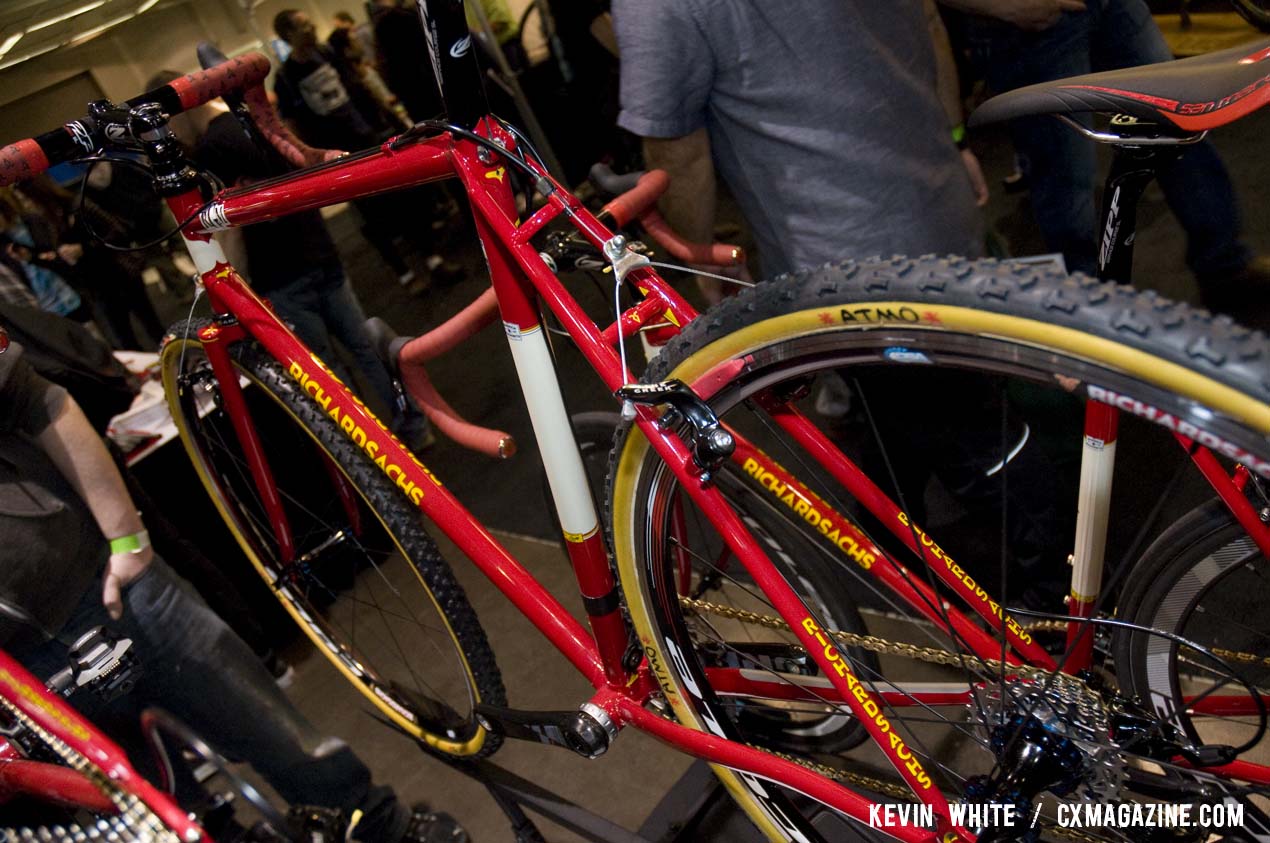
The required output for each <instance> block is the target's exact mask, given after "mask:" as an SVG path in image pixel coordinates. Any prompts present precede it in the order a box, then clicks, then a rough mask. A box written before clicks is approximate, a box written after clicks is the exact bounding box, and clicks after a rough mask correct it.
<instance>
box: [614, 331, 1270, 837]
mask: <svg viewBox="0 0 1270 843" xmlns="http://www.w3.org/2000/svg"><path fill="white" fill-rule="evenodd" d="M793 318H794V317H790V319H791V320H792V319H793ZM754 330H755V333H759V332H760V329H759V328H755V329H754ZM994 342H995V341H992V340H987V339H985V338H984V337H983V336H964V335H955V334H943V333H935V332H929V331H922V330H902V329H896V328H892V327H890V326H888V327H887V328H886V329H879V330H876V331H872V332H855V333H853V334H852V335H850V336H845V337H844V336H841V335H840V334H835V335H829V334H822V335H819V336H818V335H816V334H810V333H809V334H804V335H802V336H800V337H798V338H797V339H793V340H790V341H787V342H783V343H778V344H773V345H769V346H764V345H762V344H761V343H760V342H747V341H746V340H744V339H736V338H735V337H734V336H732V335H729V336H728V337H726V338H725V339H724V340H722V341H721V342H720V345H728V346H729V349H728V350H729V351H735V353H734V354H727V353H725V354H722V355H720V354H715V355H711V354H702V355H700V357H701V358H704V359H701V360H698V359H697V358H696V357H689V358H688V360H689V362H688V363H686V364H683V365H681V367H680V368H679V369H677V370H676V371H675V372H672V373H671V375H672V376H675V375H680V376H684V375H686V376H687V377H688V379H689V380H690V382H691V380H692V378H693V376H707V375H708V374H709V373H711V372H715V371H725V370H726V371H728V372H729V381H728V383H727V385H726V386H724V387H723V388H722V389H721V390H720V391H719V392H717V393H715V394H714V395H713V398H712V404H714V405H715V408H716V411H718V412H719V414H720V416H721V417H722V418H723V420H724V421H725V423H729V424H733V426H734V427H738V428H739V427H742V426H743V425H741V424H737V423H736V422H734V420H733V418H732V417H731V416H729V411H733V410H736V409H737V408H744V409H745V410H746V411H747V412H748V411H749V407H747V404H750V403H761V402H755V401H751V399H753V398H754V397H755V396H757V395H758V394H759V393H760V392H761V391H762V390H766V389H770V388H771V387H773V386H774V385H776V381H777V380H778V379H777V377H776V374H775V373H778V374H779V375H780V376H781V377H782V378H795V377H802V376H805V375H809V374H813V373H816V372H823V371H827V370H835V369H843V368H846V369H849V368H850V367H852V366H856V367H865V366H872V367H877V366H878V364H880V363H884V362H895V361H894V360H887V359H884V358H885V356H886V355H887V354H888V353H895V352H903V353H905V354H906V355H907V359H908V360H909V361H911V362H912V363H913V364H914V365H912V366H910V367H904V366H892V367H889V368H888V369H886V370H884V371H885V372H891V371H902V370H904V369H905V368H909V369H915V368H918V366H919V365H921V366H925V365H930V364H937V365H939V366H940V367H941V368H942V367H948V369H950V370H954V369H955V370H964V369H976V370H984V371H986V372H988V373H989V374H990V375H991V376H993V377H995V378H998V379H999V378H1005V377H1009V378H1012V379H1021V380H1025V381H1026V384H1025V385H1026V387H1027V388H1028V389H1032V390H1035V389H1037V388H1044V391H1045V392H1046V393H1047V394H1049V395H1050V396H1051V397H1054V398H1057V400H1058V403H1059V404H1062V403H1063V402H1064V401H1066V402H1068V403H1070V402H1071V401H1072V399H1071V398H1070V396H1067V394H1066V393H1067V390H1068V389H1071V388H1072V387H1069V386H1067V385H1066V384H1068V383H1071V384H1080V383H1081V382H1089V383H1098V384H1100V385H1105V386H1107V387H1114V386H1120V387H1122V389H1121V391H1122V392H1125V390H1124V389H1123V387H1125V386H1126V385H1128V386H1132V389H1129V390H1128V391H1127V392H1125V394H1131V395H1133V394H1136V395H1137V396H1139V397H1141V398H1143V399H1144V400H1145V401H1147V402H1148V403H1151V404H1152V405H1153V406H1169V405H1168V403H1167V402H1165V399H1166V398H1167V396H1166V395H1165V394H1164V391H1163V390H1161V389H1160V388H1158V387H1155V386H1152V385H1149V384H1144V383H1141V382H1139V381H1137V380H1135V379H1132V378H1130V377H1128V376H1127V375H1126V374H1125V373H1124V372H1121V371H1117V370H1108V369H1106V368H1105V367H1103V366H1099V365H1097V364H1094V363H1092V362H1091V361H1090V360H1088V359H1086V358H1081V357H1067V358H1064V359H1062V360H1061V361H1060V359H1059V358H1058V357H1056V356H1055V354H1054V352H1052V351H1050V350H1047V349H1045V348H1043V347H1031V346H1029V345H1022V344H1018V343H1014V344H1009V347H1010V353H1009V354H1000V353H998V352H993V353H992V354H990V355H987V354H984V355H980V354H979V353H978V352H977V351H976V349H982V348H988V347H991V346H992V344H993V343H994ZM1003 347H1004V344H1003ZM738 359H740V360H743V371H741V372H740V373H738V372H736V371H735V370H734V368H733V365H732V364H728V363H725V362H724V361H725V360H732V361H736V360H738ZM768 367H770V368H771V372H770V373H769V371H768ZM879 371H882V370H879ZM1056 373H1062V374H1063V375H1064V376H1065V377H1064V378H1063V379H1058V380H1057V383H1056V378H1055V374H1056ZM1024 376H1026V378H1025V377H1024ZM874 377H875V378H878V379H880V378H881V377H882V375H875V376H874ZM706 382H707V383H710V382H711V381H710V379H709V377H707V378H706ZM710 388H711V387H707V388H706V391H707V393H708V390H709V389H710ZM870 389H872V387H870ZM1033 400H1035V399H1033ZM1162 402H1163V403H1162ZM809 403H810V402H809V401H806V400H805V401H804V402H803V405H804V406H805V405H807V404H809ZM874 403H876V402H874ZM806 409H807V410H808V413H809V414H810V415H814V412H813V411H812V410H811V408H810V407H806ZM928 415H929V413H927V414H925V415H924V416H923V417H927V416H928ZM1227 421H1228V420H1227V419H1218V420H1217V422H1216V424H1217V426H1218V427H1219V428H1220V429H1221V430H1222V431H1223V436H1228V435H1237V436H1242V440H1241V441H1244V442H1248V443H1251V444H1256V442H1257V439H1256V437H1252V436H1249V435H1248V432H1247V431H1246V430H1241V425H1240V424H1239V423H1238V422H1237V421H1236V422H1234V423H1232V424H1229V425H1228V424H1227ZM1005 429H1006V425H1005V424H1003V425H1002V430H1003V431H1004V430H1005ZM1077 434H1078V435H1077V437H1076V438H1075V439H1074V441H1075V442H1076V443H1077V444H1078V443H1079V441H1080V438H1079V427H1078V428H1077ZM1157 434H1158V431H1157ZM632 436H633V437H634V438H635V439H636V440H637V442H636V444H635V445H633V446H632V445H628V447H627V454H626V455H625V456H624V457H623V461H622V464H621V465H619V475H620V474H621V473H622V472H623V470H624V469H625V470H629V471H631V472H635V471H636V470H637V469H636V468H635V467H634V466H635V465H636V464H638V463H639V462H641V461H642V460H643V459H644V455H645V454H647V453H649V451H648V447H647V443H646V441H644V440H643V437H642V436H640V435H639V434H638V433H632ZM747 437H748V433H747ZM1006 439H1007V437H1006V436H1004V435H1002V437H1001V440H1006ZM1008 439H1009V441H1003V442H1002V443H999V445H1000V453H1001V454H1003V455H1006V454H1008V453H1009V451H1010V447H1008V446H1010V445H1012V444H1013V440H1014V436H1013V435H1012V436H1010V437H1008ZM1262 444H1264V443H1262ZM1174 450H1177V449H1176V447H1175V446H1174ZM772 456H773V458H774V459H776V460H777V461H778V462H783V461H785V460H786V459H790V458H791V457H789V456H787V455H786V454H783V453H772ZM628 460H629V462H628ZM1009 461H1010V460H1009V459H1004V460H1003V462H1007V463H1008V462H1009ZM654 463H655V466H654V467H652V468H648V469H644V470H639V473H638V474H637V475H636V476H637V477H638V482H639V486H638V488H637V489H634V490H633V492H632V494H631V497H630V498H628V499H624V500H622V501H619V502H617V503H615V507H614V509H615V513H614V519H615V523H619V522H621V520H622V519H624V518H625V517H626V516H627V515H628V514H633V513H634V512H637V511H640V510H643V511H645V512H647V513H648V518H647V520H646V521H643V522H641V524H640V526H639V527H638V528H637V529H636V530H635V531H634V534H633V535H632V536H631V537H630V539H629V541H630V542H632V543H633V544H631V545H629V546H631V547H632V548H633V560H632V562H631V564H629V565H628V564H625V563H623V568H622V573H623V587H624V588H626V589H627V591H628V594H629V593H630V592H631V591H632V590H635V591H637V592H639V599H640V600H641V601H643V603H644V605H645V606H646V607H647V608H648V615H645V616H644V617H646V618H648V622H649V623H650V624H651V625H650V626H648V627H645V628H641V629H640V633H641V637H642V638H643V639H645V640H644V643H645V646H646V649H647V647H648V646H650V645H651V646H653V647H654V648H656V649H659V650H660V649H665V648H667V647H674V648H676V649H679V650H683V651H692V650H693V649H694V647H696V646H699V644H700V642H699V641H697V640H696V639H694V633H693V631H692V629H691V626H692V624H693V623H694V621H693V620H689V621H687V622H685V620H684V618H683V616H682V615H683V612H682V609H681V607H680V605H679V600H678V597H677V595H676V594H675V592H674V586H673V583H672V582H671V581H670V579H669V577H668V574H667V571H668V570H669V568H670V567H671V566H670V561H669V559H670V553H669V552H668V551H667V550H666V547H667V544H668V541H667V536H668V535H669V533H670V526H669V525H670V515H669V513H670V511H671V506H670V505H669V504H668V503H667V501H668V500H670V499H672V498H673V497H674V495H673V494H672V492H671V491H670V490H671V489H672V488H673V486H674V483H673V478H672V477H671V475H670V472H669V471H668V470H667V469H665V467H664V466H662V465H661V464H660V463H659V462H656V461H655V460H654ZM801 467H802V466H800V468H801ZM790 468H794V465H793V464H790ZM794 473H795V474H796V475H798V474H800V472H799V471H795V472H794ZM1002 473H1004V474H1007V475H1008V474H1009V469H1007V470H1006V471H1005V472H1002ZM875 479H876V478H875ZM623 482H628V483H632V485H633V481H630V480H626V481H623V480H622V479H621V478H620V476H619V486H620V485H622V484H623ZM1118 482H1119V481H1118ZM817 491H818V492H819V490H817ZM887 491H888V492H889V493H891V494H892V497H894V493H893V492H891V491H890V490H889V489H888V490H887ZM821 497H824V498H826V499H829V500H836V499H837V496H835V495H833V494H821ZM1073 499H1074V496H1073ZM901 506H902V508H905V509H908V507H906V506H903V504H901ZM839 511H844V512H845V511H849V510H848V507H846V506H845V505H843V506H841V507H840V510H839ZM884 532H885V531H883V534H884ZM933 532H934V531H933V530H932V533H933ZM873 535H874V537H875V538H878V539H881V538H882V535H880V534H879V533H878V532H876V530H875V531H874V532H873ZM954 535H955V533H954ZM1068 541H1070V538H1068ZM624 544H626V542H624V541H619V542H618V545H619V546H622V545H624ZM950 549H951V548H950ZM954 555H956V557H957V558H958V559H959V560H961V561H962V562H963V564H964V561H965V560H964V559H963V556H964V555H965V554H960V555H959V553H956V552H955V553H954ZM989 556H991V554H989ZM908 558H909V559H910V560H911V558H912V557H911V556H910V557H908ZM619 561H620V562H621V557H620V556H619ZM1060 564H1061V563H1060ZM848 570H850V569H849V568H848ZM853 573H854V572H853ZM795 590H798V589H795ZM988 590H989V591H990V592H994V591H996V590H995V589H994V588H992V587H990V586H988ZM760 599H761V598H760ZM805 602H806V601H805ZM768 613H769V614H773V615H774V614H776V613H775V611H774V610H770V607H769V612H768ZM813 615H814V612H813ZM906 640H912V639H911V638H909V639H906ZM667 641H668V642H669V643H668V644H666V643H663V642H667ZM658 657H659V658H665V656H664V654H663V653H659V654H658ZM703 661H705V660H698V659H693V660H692V663H691V664H690V665H689V670H688V671H687V673H688V678H687V679H686V680H684V681H683V682H681V683H674V682H673V680H672V685H674V684H677V685H678V687H677V688H676V689H675V693H674V694H673V695H672V703H675V702H676V701H678V703H679V704H678V705H676V711H677V712H679V713H680V715H681V718H684V719H686V720H687V721H688V722H691V723H695V724H696V725H697V727H698V728H704V725H703V723H704V722H705V721H707V720H709V719H710V718H715V719H718V718H719V717H720V716H721V715H726V713H727V707H726V706H724V705H718V704H717V703H716V702H714V701H713V700H711V699H710V698H708V697H707V698H702V697H695V698H694V699H695V700H696V701H697V703H698V704H700V705H702V706H703V707H705V708H707V709H713V711H712V713H710V714H708V715H707V716H705V717H701V716H698V715H696V714H694V713H693V712H691V711H685V709H686V708H688V707H689V706H688V704H687V703H686V702H684V693H683V690H684V687H685V686H690V685H691V684H693V683H696V684H701V683H702V682H703V681H704V680H705V677H706V673H705V671H703V669H702V662H703ZM705 663H706V664H707V666H708V661H705ZM857 673H858V675H861V676H862V678H863V673H862V672H860V671H857ZM662 678H663V684H665V681H666V678H665V677H662ZM715 706H717V708H715ZM925 713H926V712H923V714H925ZM896 719H899V720H901V721H903V720H905V719H906V718H904V717H899V718H896ZM909 719H911V718H909ZM731 725H732V726H733V727H735V726H736V724H735V723H732V724H731ZM919 728H920V727H919ZM949 728H950V729H951V728H954V727H952V726H951V725H950V726H949ZM967 737H968V736H967ZM914 752H917V748H916V747H915V748H914ZM734 789H735V787H734ZM1108 839H1122V838H1120V837H1117V836H1115V835H1114V834H1112V835H1111V836H1109V838H1108Z"/></svg>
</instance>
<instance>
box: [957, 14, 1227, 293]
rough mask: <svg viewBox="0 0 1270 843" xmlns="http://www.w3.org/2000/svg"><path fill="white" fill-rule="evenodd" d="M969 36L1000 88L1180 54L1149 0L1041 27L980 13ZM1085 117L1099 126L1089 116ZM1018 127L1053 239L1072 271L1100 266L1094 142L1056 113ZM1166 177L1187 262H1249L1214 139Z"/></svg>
mask: <svg viewBox="0 0 1270 843" xmlns="http://www.w3.org/2000/svg"><path fill="white" fill-rule="evenodd" d="M968 39H969V42H970V46H971V51H972V53H973V54H974V55H975V57H976V58H977V59H978V60H979V61H980V62H982V65H983V70H984V73H985V76H986V77H987V80H988V84H989V86H990V87H991V88H992V89H993V90H994V91H996V92H998V93H1001V92H1004V91H1009V90H1012V89H1014V88H1021V87H1023V86H1025V85H1032V84H1036V83H1040V82H1049V81H1053V80H1055V79H1063V78H1065V77H1068V76H1078V75H1081V74H1085V73H1091V72H1095V71H1103V70H1115V69H1118V68H1124V67H1135V66H1138V65H1143V64H1154V63H1156V62H1162V61H1169V60H1171V59H1172V58H1173V55H1172V53H1171V52H1170V51H1169V48H1168V45H1167V44H1166V43H1165V41H1164V36H1163V35H1161V33H1160V30H1159V27H1157V26H1156V25H1155V22H1154V21H1153V20H1152V19H1151V13H1150V10H1148V8H1147V5H1146V3H1145V2H1144V1H1143V0H1088V2H1087V9H1086V11H1084V12H1076V13H1073V12H1065V13H1064V14H1063V16H1062V17H1061V18H1060V20H1059V22H1058V23H1057V24H1055V25H1054V26H1052V27H1050V28H1049V29H1047V30H1044V31H1043V32H1024V31H1022V30H1019V29H1017V28H1015V27H1012V26H1010V25H1008V24H1004V23H1001V22H999V21H990V20H987V19H981V18H975V19H972V20H971V21H970V24H969V27H968ZM1073 116H1077V115H1073ZM1079 119H1081V121H1082V122H1084V123H1085V124H1086V125H1089V124H1090V123H1091V121H1090V118H1089V117H1088V116H1087V115H1080V116H1079ZM1010 129H1011V133H1012V135H1013V138H1014V147H1015V151H1016V152H1017V153H1018V155H1019V158H1020V163H1021V166H1022V168H1023V171H1024V173H1025V174H1026V175H1027V177H1028V181H1029V184H1030V187H1031V192H1032V208H1033V212H1034V213H1035V215H1036V222H1037V225H1038V226H1039V227H1040V229H1041V233H1042V235H1043V236H1044V238H1045V243H1046V245H1047V246H1048V248H1049V249H1051V250H1052V251H1056V252H1062V253H1063V256H1064V258H1065V259H1066V260H1067V266H1068V268H1069V269H1072V270H1080V271H1082V272H1088V273H1093V272H1096V270H1097V252H1098V244H1097V229H1098V221H1097V212H1096V210H1095V208H1094V179H1095V177H1096V174H1097V164H1098V161H1097V157H1096V154H1095V146H1094V142H1093V141H1090V140H1087V139H1085V138H1083V137H1081V136H1080V135H1079V134H1077V132H1076V131H1075V130H1073V129H1072V128H1071V127H1069V126H1065V125H1063V124H1062V123H1061V122H1059V121H1058V120H1057V119H1055V118H1054V117H1052V116H1049V115H1039V116H1036V117H1024V118H1019V119H1016V120H1013V121H1011V124H1010ZM1158 178H1159V182H1160V187H1161V188H1162V189H1163V190H1164V195H1165V198H1166V199H1167V200H1168V203H1169V207H1170V208H1172V210H1173V213H1174V215H1176V216H1177V219H1178V221H1179V222H1180V223H1181V224H1182V228H1183V229H1185V231H1186V235H1187V249H1186V262H1187V264H1188V265H1189V266H1190V267H1191V270H1192V271H1194V272H1195V274H1196V275H1197V276H1198V277H1199V279H1200V280H1201V282H1202V281H1204V280H1207V279H1209V278H1220V277H1222V276H1224V275H1228V274H1230V273H1232V272H1236V271H1238V270H1239V269H1241V268H1243V266H1244V265H1245V264H1247V262H1248V259H1249V257H1250V253H1249V251H1248V249H1247V247H1246V246H1244V245H1243V244H1242V243H1241V242H1240V240H1239V209H1238V203H1237V200H1236V198H1235V191H1234V187H1233V185H1232V184H1231V182H1230V176H1229V174H1227V172H1226V168H1225V166H1224V165H1223V164H1222V162H1221V159H1220V158H1219V157H1218V156H1217V151H1216V150H1215V149H1214V148H1213V147H1212V145H1211V144H1209V143H1207V142H1205V143H1199V144H1195V145H1194V146H1190V147H1187V148H1186V151H1185V152H1183V153H1182V155H1181V156H1180V157H1179V158H1178V159H1177V160H1176V161H1175V162H1173V163H1172V164H1168V165H1165V166H1163V167H1162V168H1161V169H1160V172H1159V174H1158ZM1118 280H1122V281H1128V280H1129V279H1127V278H1124V279H1118Z"/></svg>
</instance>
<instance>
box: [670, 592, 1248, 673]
mask: <svg viewBox="0 0 1270 843" xmlns="http://www.w3.org/2000/svg"><path fill="white" fill-rule="evenodd" d="M679 604H680V605H681V606H683V607H684V608H685V609H691V610H693V611H696V612H704V613H707V614H711V615H718V616H719V617H724V618H730V619H732V620H738V621H741V622H742V623H749V624H754V625H756V626H762V627H766V628H768V629H780V630H786V631H788V630H789V624H787V623H785V620H784V619H783V618H778V617H775V616H774V615H764V614H761V613H759V612H751V611H749V610H747V609H737V608H735V607H733V606H723V605H720V604H718V603H711V602H710V601H709V600H698V599H697V598H694V597H685V596H682V595H681V596H680V598H679ZM1025 629H1026V630H1027V631H1028V632H1037V631H1046V632H1062V631H1063V630H1065V629H1067V621H1057V620H1046V621H1038V622H1036V623H1033V624H1028V625H1027V626H1026V627H1025ZM827 632H828V633H829V635H830V636H831V637H833V638H834V639H836V640H838V641H840V642H842V643H843V644H846V645H847V646H848V647H856V648H859V649H861V650H868V651H869V652H871V653H879V654H880V655H884V656H900V657H901V658H907V659H915V660H917V661H922V662H928V663H930V664H942V665H946V666H949V667H964V666H965V665H966V664H968V663H974V664H981V665H984V666H986V667H989V668H993V669H997V670H999V669H1000V668H1001V666H1002V665H1001V662H1000V661H999V660H998V659H980V658H977V657H973V656H972V657H967V656H964V655H962V654H960V653H954V652H951V651H949V650H941V649H939V648H938V647H922V646H919V645H917V644H909V643H906V642H904V641H888V640H887V639H885V638H878V637H877V636H876V635H861V634H859V633H855V632H844V631H842V630H840V629H830V630H827ZM1212 653H1213V655H1215V656H1217V657H1218V658H1222V659H1227V660H1229V661H1234V662H1238V663H1240V664H1256V665H1260V666H1262V667H1270V656H1258V655H1256V654H1255V653H1241V652H1237V651H1235V650H1223V649H1220V648H1217V647H1214V648H1213V650H1212ZM1006 669H1007V670H1008V671H1009V672H1010V673H1012V674H1014V675H1015V676H1025V677H1028V678H1034V679H1043V678H1045V677H1047V676H1058V677H1060V678H1061V679H1068V680H1072V681H1080V680H1079V679H1076V678H1075V677H1073V676H1071V675H1069V674H1066V673H1058V674H1056V673H1054V672H1053V671H1049V670H1045V669H1044V668H1039V667H1032V666H1030V665H1017V664H1012V665H1007V666H1006Z"/></svg>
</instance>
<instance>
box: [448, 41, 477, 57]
mask: <svg viewBox="0 0 1270 843" xmlns="http://www.w3.org/2000/svg"><path fill="white" fill-rule="evenodd" d="M470 49H472V36H471V35H464V36H463V37H462V38H460V39H459V40H458V41H455V42H454V45H453V46H452V47H450V58H454V59H461V58H463V57H464V56H466V55H467V51H468V50H470Z"/></svg>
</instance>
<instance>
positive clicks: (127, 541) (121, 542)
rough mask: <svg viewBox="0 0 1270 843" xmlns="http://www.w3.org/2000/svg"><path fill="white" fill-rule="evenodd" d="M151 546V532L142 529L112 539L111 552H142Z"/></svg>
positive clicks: (112, 553)
mask: <svg viewBox="0 0 1270 843" xmlns="http://www.w3.org/2000/svg"><path fill="white" fill-rule="evenodd" d="M149 546H150V534H149V533H148V532H147V531H145V530H142V531H141V532H139V533H133V534H132V535H130V536H120V537H119V538H117V539H111V540H110V553H111V555H112V556H113V555H114V554H116V553H140V552H141V551H143V550H145V549H146V548H147V547H149Z"/></svg>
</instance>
